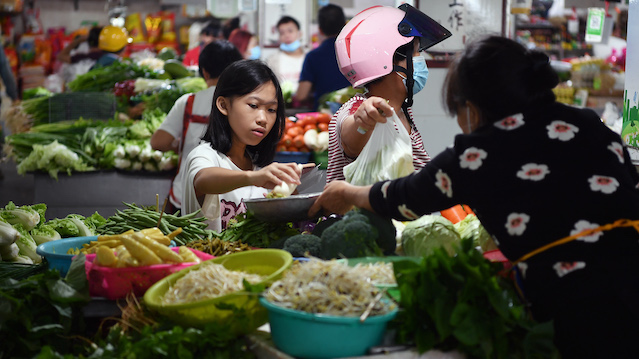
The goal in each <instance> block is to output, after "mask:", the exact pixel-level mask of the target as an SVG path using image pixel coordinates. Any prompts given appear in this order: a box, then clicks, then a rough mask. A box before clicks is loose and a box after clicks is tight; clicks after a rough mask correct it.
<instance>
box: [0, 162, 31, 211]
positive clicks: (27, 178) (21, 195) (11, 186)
mask: <svg viewBox="0 0 639 359" xmlns="http://www.w3.org/2000/svg"><path fill="white" fill-rule="evenodd" d="M33 198H34V178H33V175H32V174H26V175H24V176H21V175H19V174H18V172H17V170H16V164H15V162H13V161H10V160H3V161H0V206H2V207H4V206H5V205H6V204H7V203H8V202H9V201H13V202H14V203H15V204H17V205H25V204H33Z"/></svg>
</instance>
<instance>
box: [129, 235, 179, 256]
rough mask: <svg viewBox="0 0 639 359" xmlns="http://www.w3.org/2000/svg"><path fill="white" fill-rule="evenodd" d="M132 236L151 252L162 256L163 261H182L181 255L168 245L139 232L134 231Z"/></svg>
mask: <svg viewBox="0 0 639 359" xmlns="http://www.w3.org/2000/svg"><path fill="white" fill-rule="evenodd" d="M132 237H133V238H134V239H136V240H137V241H138V242H140V243H142V244H143V245H145V246H146V247H147V248H149V249H150V250H152V251H153V253H155V254H157V256H158V257H160V258H162V259H163V260H164V261H168V262H174V263H182V257H180V255H178V254H177V253H175V252H173V251H172V250H171V249H169V247H167V246H165V245H163V244H160V243H158V242H156V241H154V240H152V239H150V238H149V237H147V236H145V235H144V234H142V233H140V232H138V233H134V234H133V235H132Z"/></svg>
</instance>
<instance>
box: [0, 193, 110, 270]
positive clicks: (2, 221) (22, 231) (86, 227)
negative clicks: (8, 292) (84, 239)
mask: <svg viewBox="0 0 639 359" xmlns="http://www.w3.org/2000/svg"><path fill="white" fill-rule="evenodd" d="M46 210H47V206H46V205H45V204H44V203H39V204H34V205H31V206H20V207H18V206H16V205H15V204H14V203H13V202H9V203H8V204H7V205H6V206H5V207H4V208H1V209H0V259H1V260H2V261H5V262H13V263H24V264H34V263H35V264H37V263H40V262H42V257H40V255H38V254H37V253H36V248H37V246H38V245H39V244H42V243H45V242H48V241H53V240H57V239H60V238H62V237H75V236H79V235H82V236H92V235H94V234H95V232H94V231H95V228H96V226H97V225H99V224H100V223H102V222H104V218H102V216H100V215H99V214H97V213H95V214H94V215H93V216H91V217H88V218H85V217H83V216H80V215H77V214H70V215H68V216H67V218H65V219H53V220H51V221H48V222H47V221H46V220H45V213H46Z"/></svg>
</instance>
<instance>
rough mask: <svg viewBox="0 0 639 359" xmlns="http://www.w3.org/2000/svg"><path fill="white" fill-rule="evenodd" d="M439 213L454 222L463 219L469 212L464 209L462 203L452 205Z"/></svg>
mask: <svg viewBox="0 0 639 359" xmlns="http://www.w3.org/2000/svg"><path fill="white" fill-rule="evenodd" d="M439 213H440V214H441V215H442V216H443V217H444V218H446V219H447V220H449V221H451V222H453V223H457V222H460V221H462V220H463V219H464V218H466V216H467V215H468V213H466V211H464V208H463V207H462V206H461V205H460V204H458V205H455V206H453V207H450V208H448V209H445V210H443V211H440V212H439Z"/></svg>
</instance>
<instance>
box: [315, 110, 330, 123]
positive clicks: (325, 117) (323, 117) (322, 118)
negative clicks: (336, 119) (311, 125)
mask: <svg viewBox="0 0 639 359" xmlns="http://www.w3.org/2000/svg"><path fill="white" fill-rule="evenodd" d="M315 118H316V119H317V122H319V123H329V122H331V115H329V114H327V113H323V112H322V113H318V114H317V116H315Z"/></svg>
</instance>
